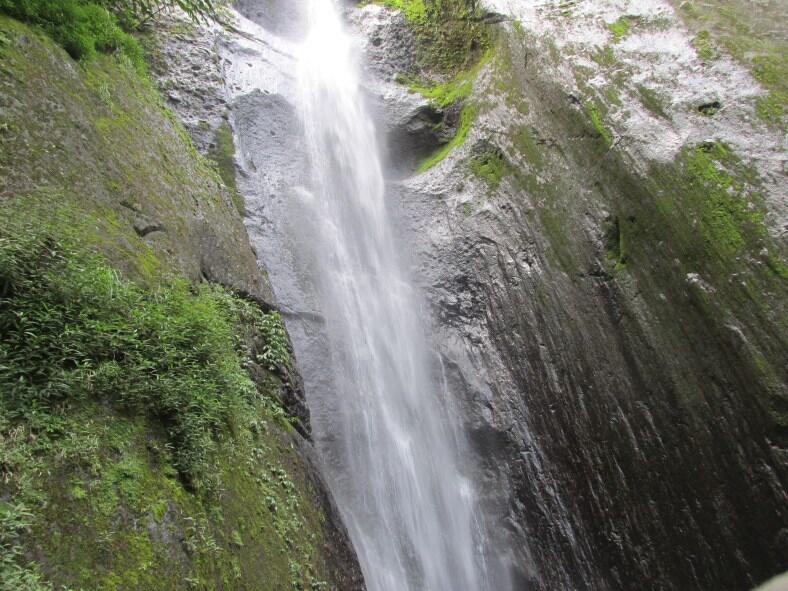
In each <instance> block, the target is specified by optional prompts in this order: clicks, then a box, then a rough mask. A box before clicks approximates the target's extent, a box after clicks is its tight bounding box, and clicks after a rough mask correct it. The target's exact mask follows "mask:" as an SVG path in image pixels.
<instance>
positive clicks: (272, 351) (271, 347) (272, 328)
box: [259, 312, 290, 370]
mask: <svg viewBox="0 0 788 591" xmlns="http://www.w3.org/2000/svg"><path fill="white" fill-rule="evenodd" d="M259 327H260V330H261V331H262V333H263V338H264V340H265V344H264V345H263V352H262V354H261V355H260V357H262V360H263V361H265V363H266V365H267V367H268V369H269V370H275V369H276V368H277V367H285V366H287V365H288V364H289V362H290V350H289V348H288V345H287V332H286V331H285V324H284V322H283V321H282V315H281V314H279V312H268V313H267V314H263V315H262V318H261V319H260V323H259Z"/></svg>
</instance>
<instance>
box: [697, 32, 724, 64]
mask: <svg viewBox="0 0 788 591" xmlns="http://www.w3.org/2000/svg"><path fill="white" fill-rule="evenodd" d="M692 46H693V47H694V48H695V49H696V50H697V52H698V56H699V57H700V58H701V59H703V60H707V61H708V60H712V59H714V58H716V57H717V55H718V54H717V50H716V49H715V47H714V43H713V42H712V41H711V35H710V34H709V32H708V31H700V32H698V34H697V35H696V36H695V37H694V38H693V39H692Z"/></svg>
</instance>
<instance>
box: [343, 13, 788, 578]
mask: <svg viewBox="0 0 788 591" xmlns="http://www.w3.org/2000/svg"><path fill="white" fill-rule="evenodd" d="M498 4H500V6H497V5H496V6H495V8H497V9H499V10H501V11H507V12H508V15H510V16H509V17H506V18H505V19H503V20H505V21H506V22H503V23H501V24H498V25H495V29H496V31H497V33H496V34H497V40H496V41H494V42H493V45H492V50H491V51H490V53H489V54H488V57H487V60H488V61H487V62H486V64H485V65H483V67H482V68H481V73H480V74H479V76H478V77H477V78H476V82H475V85H474V89H473V92H472V93H470V96H469V97H468V98H467V99H465V102H464V103H463V104H464V106H463V107H462V109H463V112H464V113H465V112H471V113H472V117H473V122H472V123H471V124H470V126H467V128H466V129H464V128H463V127H464V124H463V122H462V120H460V122H459V123H456V118H455V119H454V122H453V121H452V113H451V108H443V109H441V108H440V107H441V105H440V104H438V103H439V101H437V100H436V99H435V98H432V100H431V101H430V100H428V99H425V98H423V97H421V96H419V93H418V92H414V93H412V94H410V95H406V94H405V93H404V92H403V88H402V85H401V84H398V83H397V82H396V81H394V80H392V78H393V76H392V72H397V71H399V72H404V73H406V74H408V73H410V72H412V71H413V67H412V65H411V64H412V59H411V62H409V61H408V60H403V59H401V58H400V57H399V55H398V54H397V52H396V51H394V52H392V53H389V54H387V52H386V48H387V47H390V46H391V47H395V48H396V47H399V46H401V45H402V43H401V41H400V39H401V35H402V33H401V31H402V30H403V27H404V26H406V23H404V22H403V21H402V20H401V17H398V16H391V14H390V13H387V12H385V11H384V10H383V9H380V8H378V7H374V6H368V7H366V8H364V9H362V11H361V13H360V14H359V15H357V17H356V20H357V22H358V24H359V27H360V28H361V30H362V31H363V32H364V33H365V35H366V36H367V39H368V41H367V50H368V51H369V52H370V55H371V56H372V58H373V59H372V64H371V66H372V67H371V80H372V82H371V83H370V84H371V88H372V89H373V92H374V93H375V96H376V97H377V98H378V101H379V103H380V108H381V111H382V112H383V113H385V115H386V122H387V125H388V131H389V137H390V138H392V141H395V142H397V143H396V144H394V148H393V149H392V150H391V157H392V159H394V160H395V168H398V169H400V170H404V171H405V172H404V173H402V174H403V175H404V176H405V178H404V180H397V181H395V182H393V183H392V190H393V191H395V192H396V193H397V194H398V195H399V197H400V203H399V206H400V209H401V214H402V217H403V220H404V222H405V224H406V226H407V228H408V229H407V230H406V234H407V236H409V237H410V239H411V240H412V243H415V244H416V245H417V246H416V248H417V250H418V251H419V252H420V257H419V267H418V271H417V272H416V275H417V276H419V277H422V278H423V279H424V282H425V285H424V287H425V289H426V291H427V292H428V293H429V294H430V298H431V301H432V304H433V310H434V315H435V317H436V318H437V326H436V330H437V333H438V335H440V336H439V337H438V338H437V340H438V342H439V347H440V350H441V353H442V355H443V357H444V363H445V365H446V367H447V373H448V375H449V379H450V381H451V383H452V385H453V389H454V390H455V391H459V392H463V393H464V397H465V402H466V404H467V413H466V414H467V417H468V421H469V426H470V428H471V430H472V433H473V438H474V441H475V443H476V446H477V449H478V452H479V456H480V458H481V461H482V462H484V466H485V468H484V472H483V474H481V475H480V477H481V478H482V479H484V480H485V481H486V483H487V484H486V486H485V487H484V488H485V489H486V490H487V491H489V492H488V496H489V499H488V501H489V505H490V510H491V511H492V512H498V515H499V519H500V520H501V521H500V523H501V525H502V526H503V527H502V531H506V533H505V534H504V533H502V537H503V538H505V539H506V541H505V542H504V543H506V544H508V545H509V546H510V547H512V548H517V549H518V550H515V553H514V555H513V556H512V558H511V561H512V563H513V565H515V567H514V568H515V571H516V572H517V573H518V574H517V577H518V583H517V585H516V588H527V589H555V588H561V589H594V590H600V589H621V590H624V589H632V588H635V587H636V588H644V589H675V590H679V589H690V588H692V589H722V588H726V589H748V588H751V587H753V586H755V585H756V584H758V583H760V582H761V581H763V580H765V579H767V578H768V577H769V576H771V575H772V574H775V573H777V572H780V571H782V570H784V569H785V568H787V567H788V564H787V563H786V556H788V547H787V546H786V542H787V541H788V529H786V523H788V515H786V506H788V505H786V498H788V497H786V482H787V481H786V478H788V464H787V460H788V456H787V455H786V444H787V443H788V439H786V435H788V432H787V431H786V425H787V421H786V400H788V399H787V398H786V395H787V392H786V378H787V377H788V376H787V375H786V367H785V363H784V360H785V352H786V345H787V344H788V342H787V339H788V333H787V332H786V330H787V329H788V327H787V326H786V323H785V318H786V281H788V275H786V265H785V260H786V258H785V256H786V243H785V212H786V209H785V207H786V201H785V195H786V192H788V182H787V181H786V178H785V174H784V166H785V153H786V152H785V147H786V146H785V136H784V134H783V133H782V130H783V129H784V127H783V125H784V120H783V119H780V118H779V116H778V117H777V118H776V119H774V118H770V117H768V116H766V115H765V114H764V113H763V111H762V108H763V104H764V101H772V100H776V99H775V92H779V89H775V88H772V87H771V86H770V85H769V82H768V81H764V80H762V76H761V75H760V74H759V70H758V69H757V67H754V66H753V65H752V63H749V64H748V63H747V62H746V60H745V61H744V62H736V61H734V60H733V59H731V58H730V57H728V53H726V51H727V50H726V45H725V44H726V43H728V42H729V41H726V40H725V39H726V37H725V33H724V32H723V33H721V36H720V37H715V36H714V32H715V31H717V30H718V29H716V28H713V27H715V26H716V25H707V26H709V27H710V28H711V30H712V33H711V34H709V32H708V31H707V32H706V34H705V35H701V36H700V40H698V37H697V36H696V37H694V38H693V36H692V35H691V34H690V33H689V32H688V31H687V29H686V28H685V25H684V24H683V23H682V21H681V20H680V16H681V14H680V13H677V12H675V11H674V10H673V9H672V8H671V7H670V6H669V5H667V4H666V3H661V2H654V3H635V2H633V3H624V4H625V5H626V6H623V5H622V6H618V4H616V5H615V6H614V3H606V2H601V3H600V2H579V3H571V5H570V4H567V5H566V6H564V7H563V9H561V7H557V6H554V5H551V4H550V3H528V5H527V6H526V5H524V4H522V3H520V4H518V3H511V5H509V4H507V3H505V2H501V3H498ZM646 4H647V5H646ZM685 4H693V3H685ZM725 4H726V6H724V7H723V8H725V9H726V10H730V9H732V8H736V7H735V6H733V5H734V4H735V3H725ZM728 4H730V5H731V6H728ZM774 8H775V7H774V6H771V7H769V6H767V7H765V8H764V10H769V9H774ZM682 10H687V11H690V10H694V7H693V6H689V7H684V8H683V9H682ZM704 10H705V9H704ZM691 14H692V15H693V18H700V17H701V13H700V12H699V11H697V10H695V11H694V12H691ZM722 14H723V15H724V14H726V12H724V11H723V12H722ZM759 18H763V16H762V15H761V17H759ZM398 19H399V20H398ZM487 20H488V21H494V20H501V19H500V18H498V17H496V16H495V15H488V17H487ZM692 22H693V23H694V24H693V26H694V27H696V28H702V27H703V26H704V25H703V24H701V25H700V26H698V25H697V23H695V22H694V21H692ZM397 23H399V24H397ZM742 26H745V25H744V22H743V24H742ZM753 26H755V27H757V24H755V25H753ZM409 28H411V29H412V30H414V31H416V34H417V35H418V26H415V27H414V26H413V25H412V24H410V27H409ZM391 31H398V33H397V36H396V37H394V36H393V35H392V33H391ZM728 33H730V31H728ZM728 39H729V38H728ZM704 40H707V41H708V42H709V43H710V44H711V46H713V47H714V52H715V53H714V56H713V57H711V56H708V55H706V54H705V53H703V52H702V51H701V50H699V49H698V47H697V45H698V43H700V42H702V41H704ZM414 44H416V45H417V38H415V40H414ZM730 45H731V46H734V43H733V42H730ZM759 49H760V51H761V52H762V54H761V55H759V56H758V57H757V58H755V59H754V60H753V61H754V62H755V63H756V64H757V63H760V64H771V63H772V62H773V61H774V63H778V64H779V63H780V61H779V60H780V59H781V58H779V54H774V53H769V48H768V47H766V46H765V45H764V46H761V47H760V48H759ZM749 55H750V56H752V54H749ZM756 55H757V54H756ZM742 63H743V65H742ZM747 66H749V67H751V68H754V69H753V70H751V71H752V72H753V74H752V75H751V74H750V73H748V70H747ZM753 76H754V77H753ZM760 84H762V85H763V86H761V85H760ZM412 86H413V87H414V89H415V90H416V91H419V90H420V89H419V85H418V84H416V85H412ZM422 86H423V85H422ZM421 92H422V93H423V94H425V95H427V97H430V96H432V97H435V96H436V93H435V92H433V93H432V95H430V92H429V91H428V92H424V91H423V90H421ZM429 108H432V109H433V110H435V109H436V108H437V111H438V114H437V116H436V120H437V121H438V122H440V121H443V124H448V125H454V126H455V127H454V129H456V130H457V131H456V133H457V134H462V137H461V138H460V141H453V148H452V150H451V151H449V152H448V153H447V154H445V156H441V157H439V158H438V159H437V163H434V162H428V163H427V164H426V166H425V164H424V161H423V163H422V166H421V168H422V170H423V169H424V168H426V167H429V166H431V167H430V168H429V169H428V170H426V172H421V173H418V172H413V168H414V166H413V164H412V150H411V153H409V154H406V155H404V156H403V155H401V148H398V147H397V146H401V145H403V142H404V145H411V146H414V145H415V146H419V147H420V149H421V150H422V152H426V153H427V154H429V153H430V151H431V150H432V151H435V150H439V149H440V146H439V142H440V141H441V140H440V138H437V140H436V137H435V135H434V134H433V135H432V136H430V135H429V134H426V135H425V127H428V126H425V125H423V124H422V123H423V120H424V118H423V113H424V112H425V109H429ZM453 108H454V109H456V108H457V107H456V106H455V107H453ZM778 113H779V111H778ZM433 127H434V125H433ZM428 131H429V129H428ZM454 137H455V138H457V137H458V135H455V136H454ZM403 138H405V139H403ZM408 138H409V139H408ZM425 138H426V139H425ZM408 141H409V142H410V144H408V143H407V142H408ZM443 141H445V140H443ZM430 142H432V143H430ZM436 142H437V143H436ZM425 144H426V145H425ZM441 158H442V159H441ZM433 160H435V159H433ZM396 165H398V166H396ZM409 166H410V169H408V167H409ZM408 170H410V172H408ZM491 491H508V494H500V492H491Z"/></svg>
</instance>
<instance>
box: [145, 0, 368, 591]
mask: <svg viewBox="0 0 788 591" xmlns="http://www.w3.org/2000/svg"><path fill="white" fill-rule="evenodd" d="M236 8H237V9H238V11H239V12H238V13H237V14H235V16H234V18H233V19H232V20H231V22H230V23H228V24H227V25H228V26H226V27H224V28H223V27H220V26H218V25H194V24H192V23H188V22H186V21H185V20H184V19H183V18H182V17H180V16H177V15H174V16H173V17H172V19H171V20H169V21H167V25H166V26H165V27H163V28H162V30H160V31H158V34H157V39H156V47H157V48H158V52H159V54H158V55H159V59H158V61H157V63H156V68H155V69H154V73H155V74H156V77H157V79H158V82H159V84H160V85H161V87H162V89H163V93H164V94H165V97H166V98H167V102H168V105H169V106H170V107H171V108H172V109H173V110H174V111H175V112H176V113H177V114H178V116H179V118H181V120H182V121H183V123H184V125H185V126H186V128H187V130H188V131H189V134H190V135H191V137H192V139H193V140H194V142H195V145H196V147H197V149H198V150H199V151H200V152H202V153H203V154H208V155H210V154H211V151H212V150H214V149H215V148H216V142H217V136H218V130H219V128H220V126H221V125H223V124H224V122H227V123H229V124H230V125H231V127H232V128H234V129H235V130H236V134H235V135H236V138H235V142H234V146H233V148H234V152H233V154H231V155H230V156H231V158H232V159H233V161H234V162H235V166H236V169H237V175H236V181H237V186H238V190H239V191H240V192H241V193H242V194H243V195H244V197H245V198H246V199H245V206H244V208H243V209H244V212H243V213H244V223H245V225H246V227H247V230H248V234H249V238H250V239H251V243H252V250H253V251H254V253H255V254H256V255H257V257H258V260H259V261H260V264H259V267H260V269H259V276H260V277H262V278H264V280H265V290H264V291H261V290H248V289H243V288H242V287H239V286H238V285H236V284H234V283H230V285H231V286H233V287H236V289H239V291H240V294H241V295H242V296H244V297H247V298H249V299H250V300H252V301H254V302H256V303H257V304H258V305H259V306H260V307H261V308H263V309H264V310H266V311H267V310H278V311H280V312H281V313H282V314H283V316H285V318H288V317H293V316H298V317H299V318H300V317H303V318H306V319H308V321H309V322H318V323H319V322H320V319H319V318H315V317H314V316H312V315H309V314H308V313H307V314H306V315H303V316H302V315H301V313H300V312H298V311H294V310H293V309H292V304H291V302H292V301H293V300H292V299H290V298H288V297H282V293H281V292H280V291H279V290H277V293H276V295H274V291H273V290H272V288H271V285H270V283H269V280H268V270H267V269H266V264H272V265H286V264H287V261H288V260H289V255H288V253H287V251H286V250H281V248H277V242H276V241H275V240H272V238H271V233H272V232H273V231H274V226H273V225H272V224H271V216H273V215H276V213H277V210H276V207H275V204H276V203H277V202H280V203H281V201H282V199H284V198H285V196H286V194H287V193H288V192H290V190H291V188H292V186H293V179H294V178H296V172H295V171H298V170H300V164H301V163H300V161H299V158H298V156H297V155H298V142H297V137H298V129H297V128H296V124H295V113H294V109H293V106H292V102H291V100H289V99H290V97H291V94H292V72H291V68H292V63H293V62H292V56H291V55H290V52H289V51H290V48H289V45H288V41H287V40H288V39H289V38H290V37H291V36H295V35H297V34H298V32H299V30H300V28H301V27H302V26H303V15H300V14H299V13H298V8H297V7H296V6H293V5H289V4H284V3H271V4H265V5H263V4H261V3H260V2H244V1H239V2H237V4H236ZM247 17H248V19H249V20H247ZM266 27H267V28H266ZM261 58H262V59H261ZM199 65H202V66H203V67H202V68H199V67H198V66H199ZM264 81H269V82H271V83H272V84H273V86H271V87H270V88H266V85H265V84H264ZM239 130H242V132H240V131H239ZM272 204H273V205H272ZM272 210H273V211H272ZM148 227H149V225H148V226H146V229H147V228H148ZM203 251H204V252H211V253H215V254H214V255H213V256H211V257H204V258H203V261H202V266H201V272H202V275H203V277H204V278H205V279H208V280H211V281H218V282H224V281H223V277H224V269H225V267H226V264H225V261H224V260H223V259H222V258H221V250H218V249H215V248H214V247H213V245H211V244H208V243H206V244H205V245H204V248H203ZM280 258H281V259H283V261H281V262H280ZM286 295H287V294H285V296H286ZM288 328H289V330H290V331H291V332H292V330H293V328H292V326H290V325H289V326H288ZM251 346H252V349H253V350H254V347H255V346H257V345H255V344H254V343H253V344H252V345H251ZM290 351H291V357H292V358H295V354H294V353H293V350H292V346H291V347H290ZM250 371H251V374H252V378H253V379H255V380H257V379H263V380H264V379H265V373H266V372H265V371H263V370H262V369H261V368H255V367H254V366H253V367H251V368H250ZM277 373H278V375H279V378H280V379H281V384H282V385H281V388H280V397H281V400H282V403H283V406H284V407H285V408H286V410H287V411H288V413H289V414H290V415H291V416H293V417H295V418H296V419H297V421H296V423H295V430H296V431H297V433H298V435H294V436H293V441H294V443H295V445H296V447H295V449H296V453H297V454H298V457H299V460H300V461H301V462H303V467H305V469H306V471H307V472H308V486H309V487H310V490H311V491H313V492H314V495H315V499H316V501H317V502H318V503H319V506H320V508H321V511H322V512H323V514H324V516H325V522H324V523H323V536H324V538H323V540H322V544H323V547H322V548H321V557H322V560H323V561H324V563H325V565H326V566H327V568H329V570H330V572H331V580H329V581H328V583H329V585H330V587H329V588H331V589H337V590H340V589H341V590H343V591H344V590H350V591H353V590H359V591H360V590H362V589H364V588H365V587H364V581H363V577H362V575H361V570H360V567H359V565H358V559H357V557H356V553H355V551H354V549H353V547H352V545H351V542H350V539H349V537H348V533H347V530H346V528H345V526H344V524H343V521H342V518H341V516H340V514H339V511H338V509H337V507H336V505H335V503H334V501H333V498H332V497H331V494H330V492H329V490H328V486H327V484H326V482H325V480H324V479H323V477H322V476H321V474H320V472H319V469H318V468H317V465H318V464H317V459H316V457H315V451H314V449H313V447H312V443H311V442H310V441H309V440H310V439H311V437H312V433H311V426H310V420H309V410H308V408H307V405H306V400H305V393H304V385H303V380H302V378H301V375H300V374H299V371H298V369H297V368H295V367H293V368H277Z"/></svg>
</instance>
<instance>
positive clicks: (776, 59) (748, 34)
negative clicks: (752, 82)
mask: <svg viewBox="0 0 788 591" xmlns="http://www.w3.org/2000/svg"><path fill="white" fill-rule="evenodd" d="M680 8H681V10H680V11H679V14H680V15H681V16H682V17H683V18H684V20H685V21H686V23H687V25H688V26H689V27H690V28H691V29H692V30H694V31H695V32H696V37H695V39H694V40H693V45H694V46H695V48H696V49H697V50H698V55H699V56H700V57H701V58H702V59H704V60H709V59H713V58H715V57H717V55H718V48H720V49H721V48H724V49H725V50H727V51H728V52H730V54H731V55H732V56H733V57H734V58H735V59H737V60H738V61H739V62H741V63H742V64H744V65H745V66H746V67H748V68H749V69H750V71H751V72H752V74H753V76H755V78H757V79H758V81H759V82H760V83H761V84H763V86H764V87H765V88H766V90H767V91H769V94H768V95H766V96H763V97H758V98H757V99H756V104H755V107H756V114H757V115H758V116H759V117H760V118H761V119H763V120H764V121H765V122H766V123H767V124H769V125H770V126H771V127H773V128H775V129H780V130H784V129H785V125H786V124H785V112H786V105H788V60H786V59H785V55H786V54H788V39H786V38H785V35H783V34H782V30H781V28H780V27H775V26H774V25H773V23H774V22H781V19H783V18H784V17H783V14H782V12H781V11H780V8H781V6H780V4H779V3H771V4H769V3H767V4H765V5H763V6H759V9H758V10H753V9H752V5H751V3H750V2H747V1H746V0H706V1H704V2H700V1H698V0H684V1H683V2H681V5H680Z"/></svg>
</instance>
